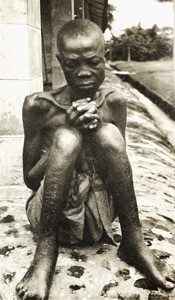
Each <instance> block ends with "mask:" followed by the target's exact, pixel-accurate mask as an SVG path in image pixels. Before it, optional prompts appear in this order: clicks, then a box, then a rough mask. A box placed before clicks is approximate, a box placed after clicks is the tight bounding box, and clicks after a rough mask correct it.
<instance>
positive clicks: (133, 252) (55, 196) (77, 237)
mask: <svg viewBox="0 0 175 300" xmlns="http://www.w3.org/2000/svg"><path fill="white" fill-rule="evenodd" d="M57 45H58V55H57V58H58V60H59V62H60V64H61V66H62V69H63V71H64V74H65V77H66V80H67V85H66V86H63V87H61V88H59V89H57V90H54V91H50V92H43V93H37V94H33V95H31V96H28V97H26V99H25V102H24V106H23V122H24V131H25V141H24V151H23V164H24V165H23V168H24V180H25V183H26V185H27V186H28V187H29V188H30V189H32V190H33V194H32V196H31V197H30V199H29V200H28V203H27V208H26V209H27V215H28V218H29V221H30V223H31V226H32V228H33V230H34V231H35V232H36V233H38V234H39V241H38V244H37V248H36V252H35V255H34V259H33V262H32V264H31V266H30V268H29V270H28V272H27V273H26V275H25V276H24V278H23V279H22V280H21V282H20V283H19V284H18V285H17V288H16V291H17V294H18V296H20V297H21V299H48V295H49V288H50V284H51V281H52V277H53V274H54V269H55V265H56V260H57V256H58V253H59V246H60V244H62V243H64V244H66V245H72V244H80V243H81V244H82V243H95V242H98V241H100V240H101V239H102V238H104V237H105V238H106V239H108V241H113V236H112V230H111V223H112V221H113V220H114V219H115V218H116V216H118V217H119V221H120V225H121V230H122V241H121V244H120V247H119V249H118V256H119V257H120V258H121V259H122V260H124V261H126V262H127V263H129V264H131V265H133V266H135V267H136V268H137V269H138V270H140V271H141V272H143V273H144V274H145V275H146V276H147V277H148V278H150V279H151V280H152V281H154V282H155V283H156V284H157V285H158V286H160V287H162V288H164V289H166V290H171V289H173V287H174V284H173V282H174V281H173V280H174V278H173V274H172V271H170V270H169V268H168V267H167V266H166V265H165V264H164V263H163V262H162V261H160V260H159V259H158V258H156V257H155V256H154V255H153V253H152V252H151V251H150V250H149V248H147V246H146V245H145V243H144V239H143V235H142V232H141V225H140V221H139V216H138V208H137V203H136V197H135V193H134V187H133V179H132V171H131V167H130V163H129V161H128V157H127V154H126V146H125V127H126V100H125V99H123V97H122V96H121V95H120V93H119V92H118V91H117V90H114V89H111V88H109V87H105V83H104V78H105V59H104V39H103V33H102V31H101V29H100V28H99V27H98V26H97V25H95V24H94V23H92V22H91V21H89V20H74V21H70V22H68V23H66V24H65V25H64V26H63V27H62V28H61V30H60V32H59V33H58V38H57Z"/></svg>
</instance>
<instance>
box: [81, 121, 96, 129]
mask: <svg viewBox="0 0 175 300" xmlns="http://www.w3.org/2000/svg"><path fill="white" fill-rule="evenodd" d="M94 121H96V122H94ZM97 126H98V122H97V120H93V121H92V122H89V123H87V124H83V125H82V126H81V127H82V128H83V129H95V128H97Z"/></svg>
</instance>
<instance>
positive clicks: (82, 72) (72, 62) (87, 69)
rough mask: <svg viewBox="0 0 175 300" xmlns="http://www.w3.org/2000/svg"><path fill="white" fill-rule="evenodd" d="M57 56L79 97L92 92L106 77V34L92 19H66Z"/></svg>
mask: <svg viewBox="0 0 175 300" xmlns="http://www.w3.org/2000/svg"><path fill="white" fill-rule="evenodd" d="M57 47H58V55H57V58H58V60H59V62H60V64H61V66H62V69H63V72H64V74H65V77H66V80H67V82H68V84H69V85H70V86H71V88H72V89H73V91H75V93H76V94H78V95H79V96H80V97H81V96H82V97H88V96H91V95H93V94H94V93H95V92H96V90H97V89H98V87H99V86H100V85H101V83H102V82H103V80H104V76H105V58H104V50H105V47H104V37H103V33H102V31H101V29H100V28H99V27H98V26H97V25H96V24H95V23H93V22H91V21H89V20H83V19H81V20H73V21H69V22H67V23H66V24H65V25H63V27H62V28H61V30H60V31H59V33H58V36H57Z"/></svg>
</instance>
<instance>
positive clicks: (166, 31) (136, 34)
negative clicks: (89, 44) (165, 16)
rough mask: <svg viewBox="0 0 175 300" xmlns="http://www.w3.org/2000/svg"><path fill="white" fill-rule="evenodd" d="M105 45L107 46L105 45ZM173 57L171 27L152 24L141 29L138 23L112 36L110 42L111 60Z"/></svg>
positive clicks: (144, 59)
mask: <svg viewBox="0 0 175 300" xmlns="http://www.w3.org/2000/svg"><path fill="white" fill-rule="evenodd" d="M107 47H109V46H108V45H107ZM163 57H169V58H172V57H173V29H172V28H171V27H164V28H162V29H160V28H158V27H157V25H154V26H153V27H152V28H148V29H143V28H142V27H141V26H140V24H139V25H138V26H133V27H131V28H127V29H125V30H124V33H123V34H122V35H120V36H117V37H115V36H113V38H112V41H111V43H110V59H111V60H128V61H130V60H134V61H147V60H157V59H161V58H163Z"/></svg>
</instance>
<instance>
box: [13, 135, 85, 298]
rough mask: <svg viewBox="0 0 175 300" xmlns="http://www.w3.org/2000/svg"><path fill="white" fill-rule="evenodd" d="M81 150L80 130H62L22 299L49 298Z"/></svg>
mask: <svg viewBox="0 0 175 300" xmlns="http://www.w3.org/2000/svg"><path fill="white" fill-rule="evenodd" d="M80 150H81V136H80V135H79V134H78V132H76V131H75V132H74V131H68V132H67V131H66V130H63V132H61V133H60V132H58V133H57V136H56V138H55V140H54V143H53V146H52V148H51V152H50V157H49V161H48V167H47V171H46V175H45V183H44V196H43V206H42V211H41V219H40V238H39V242H38V245H37V248H36V252H35V255H34V259H33V262H32V265H31V266H30V268H29V270H28V272H27V273H26V275H25V276H24V278H23V279H22V281H21V282H20V283H19V284H18V286H17V288H16V291H17V294H18V295H19V296H20V297H21V298H22V299H42V300H43V299H44V300H45V299H48V294H49V288H50V284H51V281H52V277H53V274H54V269H55V265H56V260H57V256H58V247H59V242H58V241H59V236H58V235H59V219H60V216H61V214H62V212H63V209H64V207H65V204H66V196H67V194H68V191H69V186H70V182H71V174H72V171H73V167H74V164H75V160H76V158H77V155H78V154H79V152H80Z"/></svg>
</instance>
